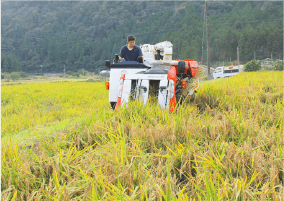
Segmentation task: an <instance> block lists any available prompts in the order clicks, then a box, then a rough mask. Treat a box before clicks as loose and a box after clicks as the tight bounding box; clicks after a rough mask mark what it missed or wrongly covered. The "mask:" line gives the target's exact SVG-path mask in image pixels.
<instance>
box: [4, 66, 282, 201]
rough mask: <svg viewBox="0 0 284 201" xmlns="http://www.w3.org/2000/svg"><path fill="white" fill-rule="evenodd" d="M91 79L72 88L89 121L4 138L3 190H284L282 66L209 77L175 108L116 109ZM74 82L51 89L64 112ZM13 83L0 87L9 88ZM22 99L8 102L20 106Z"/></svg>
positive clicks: (272, 196) (229, 193) (45, 193)
mask: <svg viewBox="0 0 284 201" xmlns="http://www.w3.org/2000/svg"><path fill="white" fill-rule="evenodd" d="M84 84H86V85H88V86H90V88H88V87H86V88H85V85H82V84H81V83H80V84H78V86H79V87H82V90H78V91H75V92H74V91H73V92H72V96H70V97H69V99H71V98H74V99H76V100H78V101H79V100H81V99H84V101H85V103H84V104H81V105H76V101H75V102H74V103H73V106H74V107H75V108H77V109H76V110H75V111H74V114H78V115H86V116H87V118H86V119H85V120H84V121H82V122H81V123H78V124H77V125H75V126H70V127H69V128H68V129H66V130H63V131H62V132H60V133H57V134H56V135H54V136H45V135H39V136H37V137H38V141H37V142H36V143H34V144H33V146H32V147H30V148H19V146H20V147H22V146H23V145H21V144H19V145H17V143H13V141H10V142H7V143H5V144H3V143H2V155H1V163H2V177H1V184H2V185H1V190H2V199H3V200H10V199H14V200H208V201H209V200H283V196H284V194H283V190H282V189H281V183H280V178H279V176H280V175H278V172H279V171H280V170H283V163H282V162H283V154H284V153H283V147H282V144H283V137H282V136H283V117H282V113H283V91H282V89H283V77H282V74H281V73H279V72H265V73H240V74H238V75H236V76H234V77H231V78H229V79H218V80H212V81H208V82H203V83H201V85H200V88H199V90H198V93H197V94H196V99H195V101H194V103H193V104H190V105H188V104H187V105H182V106H180V107H178V108H177V110H176V111H175V113H174V114H171V115H170V114H169V113H168V111H164V110H160V109H159V108H158V107H157V106H156V105H150V104H148V105H147V106H146V107H144V106H143V105H142V104H141V103H136V102H135V103H130V104H129V107H128V108H127V109H121V110H120V111H119V112H117V113H113V111H112V110H111V109H109V107H110V106H109V103H108V101H107V91H103V89H97V88H92V86H98V88H103V85H102V84H97V83H96V84H93V83H84ZM48 85H49V86H50V85H51V84H48ZM71 86H73V87H75V86H74V84H71V83H68V84H67V83H66V84H64V85H63V84H59V83H58V85H52V87H53V89H54V90H55V91H57V90H59V89H60V90H61V91H62V92H61V95H62V99H59V98H58V96H59V95H55V94H54V95H53V96H54V97H56V98H57V100H60V101H58V102H57V104H58V105H60V106H61V107H62V108H63V111H62V112H64V111H65V110H64V108H65V107H66V108H68V107H67V106H68V104H67V103H66V102H64V100H66V99H64V94H69V93H71V92H70V90H72V87H71ZM101 86H102V87H101ZM13 87H14V86H13ZM28 89H29V88H27V90H28ZM95 89H96V91H94V90H95ZM9 90H10V91H13V90H12V89H8V87H7V88H4V87H3V88H2V97H7V95H8V94H9ZM49 93H51V94H52V93H54V92H49ZM80 94H81V96H80ZM93 94H95V97H93ZM41 95H42V96H44V95H46V94H44V92H42V93H41V94H39V97H41ZM25 96H26V95H25V94H22V95H21V97H22V98H23V99H24V98H25ZM86 97H88V98H87V99H86ZM34 100H37V102H38V100H41V99H34ZM17 101H18V100H17V99H10V101H9V102H7V103H6V105H3V106H2V107H10V105H14V107H12V106H11V109H10V110H12V109H13V108H14V109H15V108H17V107H18V106H17V105H16V104H17ZM2 103H3V100H2ZM65 104H66V105H65ZM84 105H87V107H85V106H84ZM46 107H47V106H46ZM80 108H82V111H84V113H81V111H80ZM86 108H88V110H87V109H86ZM4 109H5V108H4ZM26 109H27V110H28V111H29V110H30V108H29V107H27V108H26ZM2 111H3V108H2ZM22 111H25V109H23V110H22ZM28 111H27V112H21V113H19V116H21V117H19V118H26V117H25V114H28ZM7 112H9V110H8V111H7ZM9 114H10V113H9ZM51 114H52V111H46V113H45V115H46V116H49V115H51ZM2 115H3V113H2ZM9 117H10V115H7V116H6V118H9ZM37 118H39V117H38V116H37V115H34V116H33V117H30V118H29V120H30V121H37V120H36V119H37ZM2 119H3V118H2ZM12 121H13V120H11V119H10V120H9V121H4V122H2V127H4V128H5V129H6V130H5V132H6V133H12V132H16V131H17V129H15V128H13V126H9V124H10V123H11V124H12V125H13V123H14V122H12ZM35 125H38V124H37V123H35ZM35 125H34V126H35ZM19 129H20V128H19ZM2 135H7V134H5V133H3V134H2Z"/></svg>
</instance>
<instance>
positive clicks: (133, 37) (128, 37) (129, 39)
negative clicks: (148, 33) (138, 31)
mask: <svg viewBox="0 0 284 201" xmlns="http://www.w3.org/2000/svg"><path fill="white" fill-rule="evenodd" d="M131 40H136V38H135V36H134V35H129V36H127V42H129V41H131Z"/></svg>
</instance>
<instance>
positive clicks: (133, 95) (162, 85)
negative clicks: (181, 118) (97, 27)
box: [105, 41, 202, 113]
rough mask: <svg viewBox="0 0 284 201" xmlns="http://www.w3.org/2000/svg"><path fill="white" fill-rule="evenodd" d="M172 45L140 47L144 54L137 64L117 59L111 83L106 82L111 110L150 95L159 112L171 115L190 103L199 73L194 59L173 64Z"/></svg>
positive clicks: (112, 67) (113, 64)
mask: <svg viewBox="0 0 284 201" xmlns="http://www.w3.org/2000/svg"><path fill="white" fill-rule="evenodd" d="M172 47H173V45H172V43H171V42H169V41H164V42H161V43H157V44H156V45H150V44H144V45H140V48H141V50H142V53H143V57H144V58H143V59H142V57H139V58H138V60H139V62H135V61H119V59H118V55H117V54H116V55H115V59H114V60H113V63H112V64H111V63H110V61H108V60H107V61H106V66H107V67H109V68H110V80H109V82H106V83H105V85H106V89H107V90H109V101H110V104H111V107H112V108H113V109H115V110H117V109H118V108H119V107H123V106H127V103H128V101H129V100H130V99H132V100H140V101H143V102H144V104H145V105H146V104H147V102H148V99H149V94H151V95H152V96H154V98H157V99H158V103H159V106H160V108H163V109H169V112H170V113H172V112H173V110H174V108H175V107H176V105H177V103H184V102H187V101H193V100H194V97H195V95H194V94H195V93H196V89H197V88H198V87H199V76H200V75H201V73H202V72H201V70H200V69H199V65H198V62H197V61H194V59H184V60H172V52H173V50H172Z"/></svg>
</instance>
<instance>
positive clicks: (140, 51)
mask: <svg viewBox="0 0 284 201" xmlns="http://www.w3.org/2000/svg"><path fill="white" fill-rule="evenodd" d="M138 56H141V57H142V59H144V57H143V54H142V50H141V48H140V47H139V54H138Z"/></svg>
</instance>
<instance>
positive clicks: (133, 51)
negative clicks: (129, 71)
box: [118, 35, 143, 62]
mask: <svg viewBox="0 0 284 201" xmlns="http://www.w3.org/2000/svg"><path fill="white" fill-rule="evenodd" d="M135 40H136V38H135V36H134V35H129V36H127V43H128V45H124V46H123V47H122V48H121V50H120V53H119V55H118V56H119V60H122V58H124V60H125V61H136V62H138V57H139V56H142V58H143V54H142V50H141V48H140V47H139V46H137V45H135Z"/></svg>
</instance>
